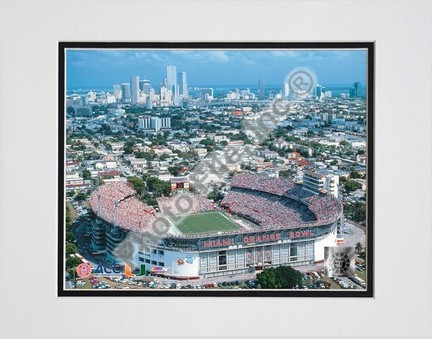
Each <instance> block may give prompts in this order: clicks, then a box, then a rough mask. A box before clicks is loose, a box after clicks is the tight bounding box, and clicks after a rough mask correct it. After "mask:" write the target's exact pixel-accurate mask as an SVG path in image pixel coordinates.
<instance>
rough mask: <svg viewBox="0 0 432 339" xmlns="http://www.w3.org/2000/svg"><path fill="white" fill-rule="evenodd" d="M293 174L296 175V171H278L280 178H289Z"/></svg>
mask: <svg viewBox="0 0 432 339" xmlns="http://www.w3.org/2000/svg"><path fill="white" fill-rule="evenodd" d="M294 174H296V171H293V170H286V171H280V172H279V177H281V178H291V177H292V176H293V175H294Z"/></svg>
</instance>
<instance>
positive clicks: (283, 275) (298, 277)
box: [257, 266, 303, 289]
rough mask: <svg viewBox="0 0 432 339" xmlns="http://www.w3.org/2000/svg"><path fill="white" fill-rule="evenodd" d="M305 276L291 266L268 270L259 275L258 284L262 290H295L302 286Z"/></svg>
mask: <svg viewBox="0 0 432 339" xmlns="http://www.w3.org/2000/svg"><path fill="white" fill-rule="evenodd" d="M302 277H303V274H302V273H301V272H299V271H297V270H295V269H294V268H292V267H291V266H279V267H276V268H274V267H271V268H266V269H264V271H262V272H261V273H259V274H258V275H257V280H258V283H259V284H260V285H261V286H262V288H271V289H278V288H283V289H287V288H295V287H297V286H298V287H301V286H302Z"/></svg>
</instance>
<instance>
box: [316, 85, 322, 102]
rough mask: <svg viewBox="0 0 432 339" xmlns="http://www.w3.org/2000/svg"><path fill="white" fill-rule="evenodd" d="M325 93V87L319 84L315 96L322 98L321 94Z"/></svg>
mask: <svg viewBox="0 0 432 339" xmlns="http://www.w3.org/2000/svg"><path fill="white" fill-rule="evenodd" d="M323 93H324V87H322V86H321V85H319V84H317V85H316V87H315V96H316V97H317V98H318V99H320V98H321V95H322V94H323Z"/></svg>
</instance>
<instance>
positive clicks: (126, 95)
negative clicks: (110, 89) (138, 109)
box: [122, 82, 131, 103]
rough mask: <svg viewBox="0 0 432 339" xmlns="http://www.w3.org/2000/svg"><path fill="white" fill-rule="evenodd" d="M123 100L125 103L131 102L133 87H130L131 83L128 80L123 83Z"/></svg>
mask: <svg viewBox="0 0 432 339" xmlns="http://www.w3.org/2000/svg"><path fill="white" fill-rule="evenodd" d="M122 101H123V103H130V102H131V88H130V84H129V83H127V82H124V83H123V84H122Z"/></svg>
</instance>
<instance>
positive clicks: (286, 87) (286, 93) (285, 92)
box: [282, 82, 290, 98]
mask: <svg viewBox="0 0 432 339" xmlns="http://www.w3.org/2000/svg"><path fill="white" fill-rule="evenodd" d="M289 93H290V88H289V83H288V82H285V83H284V86H283V88H282V96H283V97H285V98H287V97H288V96H289Z"/></svg>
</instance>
